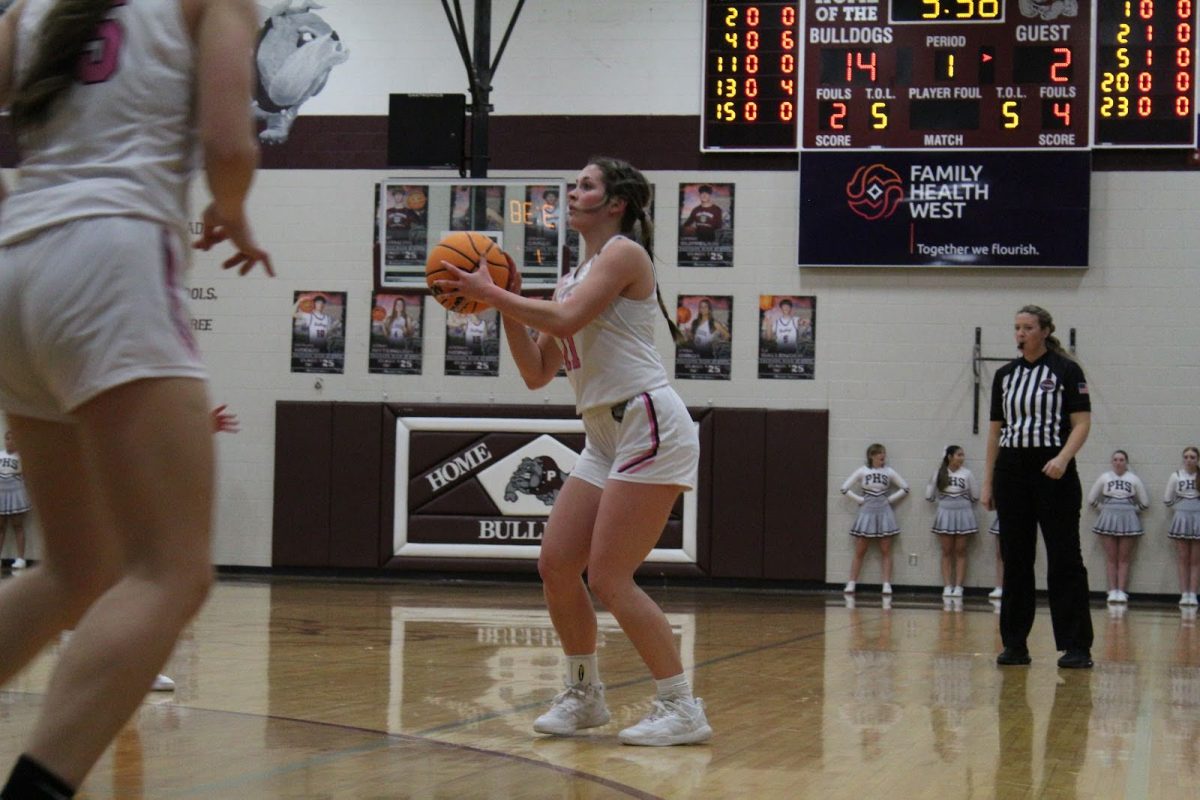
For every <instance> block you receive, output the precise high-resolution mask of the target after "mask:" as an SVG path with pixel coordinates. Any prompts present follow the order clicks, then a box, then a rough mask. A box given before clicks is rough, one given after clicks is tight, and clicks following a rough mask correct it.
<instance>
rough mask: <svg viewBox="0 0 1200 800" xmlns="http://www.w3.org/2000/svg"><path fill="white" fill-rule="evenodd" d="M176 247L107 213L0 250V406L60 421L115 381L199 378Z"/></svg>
mask: <svg viewBox="0 0 1200 800" xmlns="http://www.w3.org/2000/svg"><path fill="white" fill-rule="evenodd" d="M184 246H185V245H184V243H183V242H182V241H181V239H180V236H179V234H178V233H176V232H174V231H171V230H170V229H168V228H167V227H165V226H164V225H162V224H161V223H158V222H153V221H150V220H146V219H139V218H136V217H115V216H114V217H88V218H84V219H78V220H72V221H71V222H67V223H64V224H62V225H56V226H54V227H52V228H47V229H46V230H44V231H41V232H40V233H38V234H36V235H34V236H32V237H30V238H29V239H24V240H22V241H20V242H16V243H15V244H11V245H8V246H7V247H0V408H3V409H4V410H5V411H8V412H10V413H12V414H19V415H22V416H28V417H35V418H38V419H46V420H52V421H59V422H65V421H69V420H70V419H71V416H70V415H71V412H72V411H74V410H75V409H76V408H78V407H79V406H81V405H83V404H84V403H86V402H87V401H88V400H91V399H92V398H94V397H96V396H97V395H99V394H101V393H103V392H105V391H107V390H109V389H112V388H115V387H117V386H120V385H122V384H125V383H130V382H132V381H136V380H141V379H143V378H167V377H186V378H198V379H205V378H206V377H207V373H206V371H205V369H204V365H203V364H202V363H201V361H200V356H199V353H198V351H197V348H196V342H195V339H194V338H193V336H192V330H191V323H190V322H189V319H188V313H187V306H186V303H185V298H186V290H185V289H184V287H183V286H182V278H183V269H184V263H185V260H184V256H185V252H184Z"/></svg>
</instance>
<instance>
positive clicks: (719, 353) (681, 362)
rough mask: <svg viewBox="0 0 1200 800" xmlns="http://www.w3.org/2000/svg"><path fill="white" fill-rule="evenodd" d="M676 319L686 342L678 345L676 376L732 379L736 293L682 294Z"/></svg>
mask: <svg viewBox="0 0 1200 800" xmlns="http://www.w3.org/2000/svg"><path fill="white" fill-rule="evenodd" d="M675 321H676V322H677V323H678V324H679V329H680V330H681V331H682V332H683V336H684V339H685V342H684V343H683V344H677V345H675V377H676V378H693V379H695V380H709V381H727V380H730V379H731V378H730V375H731V371H732V370H731V366H732V357H731V356H732V344H733V297H731V296H729V295H725V296H716V295H698V294H681V295H680V296H679V302H678V303H677V304H676V305H675Z"/></svg>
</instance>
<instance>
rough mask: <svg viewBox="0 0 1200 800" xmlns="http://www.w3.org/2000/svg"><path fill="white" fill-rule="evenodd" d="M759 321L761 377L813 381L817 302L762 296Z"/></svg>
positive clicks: (759, 367)
mask: <svg viewBox="0 0 1200 800" xmlns="http://www.w3.org/2000/svg"><path fill="white" fill-rule="evenodd" d="M758 319H759V326H758V377H760V378H781V379H785V380H787V379H791V380H812V378H813V377H814V369H815V366H816V338H817V298H815V297H797V296H795V295H781V294H763V295H759V297H758Z"/></svg>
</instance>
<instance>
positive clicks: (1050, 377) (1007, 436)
mask: <svg viewBox="0 0 1200 800" xmlns="http://www.w3.org/2000/svg"><path fill="white" fill-rule="evenodd" d="M1091 410H1092V401H1091V397H1089V395H1088V386H1087V379H1086V378H1084V377H1083V369H1082V368H1080V366H1079V364H1077V363H1075V362H1074V361H1072V360H1071V359H1069V358H1067V357H1065V356H1061V355H1059V354H1058V353H1055V352H1053V351H1049V350H1048V351H1046V353H1045V354H1044V355H1043V356H1042V357H1041V358H1039V359H1038V360H1037V361H1034V362H1033V363H1030V362H1028V361H1026V360H1025V359H1024V358H1018V359H1016V360H1014V361H1010V362H1009V363H1007V364H1005V365H1004V366H1003V367H1001V368H1000V369H999V370H997V371H996V377H995V380H993V381H992V415H991V418H992V422H1002V423H1004V425H1003V427H1002V428H1001V429H1000V446H1001V447H1055V448H1058V447H1062V446H1063V445H1064V444H1065V443H1066V441H1067V437H1068V436H1070V434H1071V414H1074V413H1075V412H1077V411H1091Z"/></svg>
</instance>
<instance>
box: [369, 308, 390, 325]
mask: <svg viewBox="0 0 1200 800" xmlns="http://www.w3.org/2000/svg"><path fill="white" fill-rule="evenodd" d="M386 318H387V312H386V311H384V310H383V309H382V308H380V307H379V306H375V307H374V308H372V309H371V319H373V320H375V321H376V322H383V321H384V319H386Z"/></svg>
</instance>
